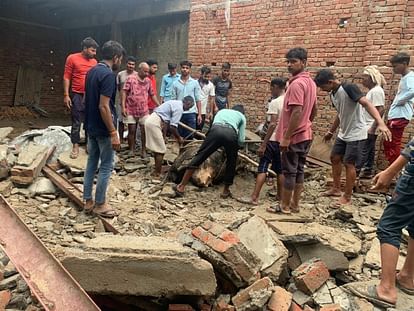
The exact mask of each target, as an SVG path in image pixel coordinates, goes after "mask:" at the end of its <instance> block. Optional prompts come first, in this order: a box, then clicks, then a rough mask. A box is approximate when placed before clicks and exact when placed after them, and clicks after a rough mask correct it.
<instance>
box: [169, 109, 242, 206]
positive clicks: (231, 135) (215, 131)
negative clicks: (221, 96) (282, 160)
mask: <svg viewBox="0 0 414 311" xmlns="http://www.w3.org/2000/svg"><path fill="white" fill-rule="evenodd" d="M245 131H246V117H245V116H244V107H243V106H242V105H236V106H234V107H233V108H232V109H222V110H220V111H219V112H218V113H217V114H216V116H215V118H214V122H213V125H212V126H211V129H210V130H209V131H208V133H207V137H206V139H205V140H204V142H203V144H202V145H201V147H200V149H199V150H198V151H197V154H196V155H195V156H194V158H193V159H192V160H191V162H190V164H189V165H188V168H187V169H186V171H185V173H184V176H183V179H182V180H181V182H180V183H179V184H178V185H176V186H174V187H173V189H174V191H175V193H176V195H177V196H183V195H184V190H185V186H186V185H187V184H188V182H189V181H190V179H191V176H192V175H193V173H194V171H195V170H196V169H197V168H198V167H199V166H200V165H201V164H202V163H203V162H204V161H205V160H207V158H208V157H209V156H210V155H211V154H213V153H214V152H215V151H217V150H218V149H219V148H220V147H223V148H224V151H225V152H226V171H225V174H224V178H223V183H224V189H223V193H222V195H221V197H222V198H228V197H230V196H231V192H230V186H231V185H232V184H233V180H234V176H235V175H236V162H237V151H238V150H239V147H240V146H242V145H243V143H244V139H245Z"/></svg>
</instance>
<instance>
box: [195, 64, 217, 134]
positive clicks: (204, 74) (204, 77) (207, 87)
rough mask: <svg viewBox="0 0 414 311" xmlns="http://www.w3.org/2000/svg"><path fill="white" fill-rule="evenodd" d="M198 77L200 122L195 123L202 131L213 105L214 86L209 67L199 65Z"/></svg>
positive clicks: (209, 118)
mask: <svg viewBox="0 0 414 311" xmlns="http://www.w3.org/2000/svg"><path fill="white" fill-rule="evenodd" d="M200 73H201V74H200V78H199V79H198V83H199V84H200V89H201V92H200V101H201V117H202V121H201V123H199V124H197V130H199V131H202V130H203V127H204V123H205V122H206V121H207V122H209V121H210V120H211V117H212V110H211V107H212V105H214V97H215V96H216V94H215V86H214V84H213V83H212V82H211V81H210V78H211V69H210V68H209V67H207V66H203V67H201V70H200Z"/></svg>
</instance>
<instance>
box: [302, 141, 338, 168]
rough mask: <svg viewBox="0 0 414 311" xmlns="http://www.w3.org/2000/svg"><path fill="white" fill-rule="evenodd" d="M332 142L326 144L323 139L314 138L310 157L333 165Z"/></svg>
mask: <svg viewBox="0 0 414 311" xmlns="http://www.w3.org/2000/svg"><path fill="white" fill-rule="evenodd" d="M332 141H333V140H331V142H328V143H325V142H324V141H323V137H320V136H314V137H313V141H312V145H311V148H310V150H309V153H308V156H310V157H312V158H314V159H318V160H320V161H323V162H326V163H329V165H330V163H331V150H332Z"/></svg>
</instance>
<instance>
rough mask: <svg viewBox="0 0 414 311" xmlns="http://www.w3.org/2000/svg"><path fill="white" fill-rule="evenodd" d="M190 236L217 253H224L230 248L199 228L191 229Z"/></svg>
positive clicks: (229, 245)
mask: <svg viewBox="0 0 414 311" xmlns="http://www.w3.org/2000/svg"><path fill="white" fill-rule="evenodd" d="M191 234H192V235H193V236H194V237H196V238H197V239H199V240H200V241H201V242H203V243H204V244H206V245H207V246H209V247H210V248H212V249H213V250H215V251H216V252H218V253H224V252H225V251H227V250H228V249H229V248H230V247H231V244H230V243H227V242H225V241H223V240H221V239H218V238H216V237H215V236H214V235H213V234H211V233H210V232H208V231H205V230H204V229H203V228H201V227H197V228H195V229H193V231H191Z"/></svg>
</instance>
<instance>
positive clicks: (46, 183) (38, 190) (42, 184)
mask: <svg viewBox="0 0 414 311" xmlns="http://www.w3.org/2000/svg"><path fill="white" fill-rule="evenodd" d="M29 191H30V192H31V193H32V194H33V195H41V194H55V193H56V187H55V185H54V184H53V183H52V182H51V181H50V180H49V179H48V178H46V177H39V178H36V180H35V181H34V183H33V184H31V185H30V187H29Z"/></svg>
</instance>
